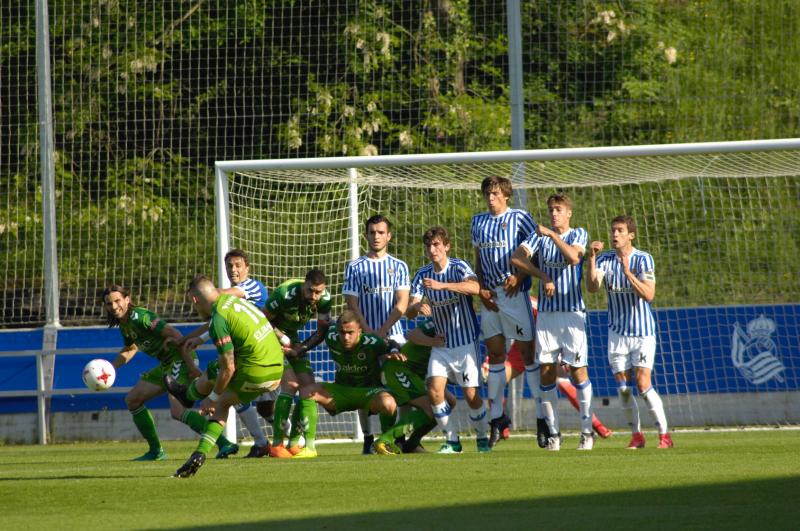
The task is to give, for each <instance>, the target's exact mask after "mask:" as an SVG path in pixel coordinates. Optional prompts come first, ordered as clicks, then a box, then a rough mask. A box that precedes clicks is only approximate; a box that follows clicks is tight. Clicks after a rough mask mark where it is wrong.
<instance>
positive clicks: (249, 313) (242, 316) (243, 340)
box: [208, 295, 283, 371]
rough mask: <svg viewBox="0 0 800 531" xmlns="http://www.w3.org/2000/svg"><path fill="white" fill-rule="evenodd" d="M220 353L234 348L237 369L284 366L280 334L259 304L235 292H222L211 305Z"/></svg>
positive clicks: (213, 335)
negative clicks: (236, 294) (236, 295)
mask: <svg viewBox="0 0 800 531" xmlns="http://www.w3.org/2000/svg"><path fill="white" fill-rule="evenodd" d="M208 332H209V334H210V335H211V339H213V340H214V345H216V347H217V352H218V353H219V354H225V353H227V352H230V351H231V350H232V351H233V355H234V364H235V366H236V370H237V371H238V370H239V369H240V368H248V367H272V366H279V367H283V350H281V344H280V342H279V341H278V336H277V335H275V331H274V330H273V329H272V325H271V324H270V323H269V321H268V320H267V318H266V317H264V314H263V313H262V312H261V310H259V309H258V308H256V306H255V305H254V304H253V303H251V302H249V301H246V300H244V299H240V298H239V297H234V296H233V295H220V297H219V299H217V301H216V302H215V303H214V305H213V306H212V308H211V323H210V325H209V327H208Z"/></svg>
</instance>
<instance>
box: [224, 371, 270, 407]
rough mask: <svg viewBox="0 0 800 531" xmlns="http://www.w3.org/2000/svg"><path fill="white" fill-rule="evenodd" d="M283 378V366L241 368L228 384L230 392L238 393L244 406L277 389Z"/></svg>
mask: <svg viewBox="0 0 800 531" xmlns="http://www.w3.org/2000/svg"><path fill="white" fill-rule="evenodd" d="M281 376H283V365H279V366H277V367H259V366H247V367H239V368H238V369H236V372H234V373H233V378H231V381H230V383H228V390H230V391H233V392H234V393H236V394H237V396H238V397H239V401H240V402H241V403H242V404H247V403H248V402H251V401H253V400H255V399H256V398H258V397H259V396H261V395H262V394H263V393H266V392H268V391H272V390H273V389H276V388H277V387H278V386H279V385H280V383H281Z"/></svg>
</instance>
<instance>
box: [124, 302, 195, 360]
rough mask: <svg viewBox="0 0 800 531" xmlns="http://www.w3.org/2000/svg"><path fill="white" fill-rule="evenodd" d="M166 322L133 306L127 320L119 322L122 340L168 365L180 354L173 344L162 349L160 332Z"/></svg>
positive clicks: (149, 312) (127, 345)
mask: <svg viewBox="0 0 800 531" xmlns="http://www.w3.org/2000/svg"><path fill="white" fill-rule="evenodd" d="M165 326H167V322H166V321H165V320H164V319H162V318H160V317H159V316H158V315H156V314H155V313H153V312H151V311H150V310H146V309H144V308H139V307H134V308H133V309H132V310H131V311H130V313H129V314H128V320H127V321H126V322H124V323H120V324H119V331H120V332H121V333H122V340H123V342H124V343H125V346H126V347H129V346H131V345H134V344H135V345H136V347H137V348H138V349H139V350H141V351H142V352H144V353H145V354H147V355H148V356H152V357H154V358H156V359H157V360H158V361H159V362H160V363H161V365H169V364H171V363H173V362H175V361H179V360H181V359H182V358H181V355H180V353H179V352H178V349H177V348H175V346H172V347H170V348H169V349H167V350H166V351H165V350H164V336H162V335H161V332H162V331H163V330H164V327H165Z"/></svg>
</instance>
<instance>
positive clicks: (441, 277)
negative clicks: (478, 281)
mask: <svg viewBox="0 0 800 531" xmlns="http://www.w3.org/2000/svg"><path fill="white" fill-rule="evenodd" d="M426 278H432V279H434V280H438V281H439V282H463V281H465V280H467V279H469V278H477V277H476V276H475V272H474V271H473V270H472V268H471V267H470V266H469V264H468V263H467V262H465V261H464V260H459V259H458V258H448V260H447V265H446V266H445V267H444V269H443V270H442V271H440V272H438V273H437V272H436V271H435V270H434V269H433V264H432V263H430V264H428V265H426V266H424V267H422V268H420V270H419V271H417V273H416V275H414V280H413V282H411V298H412V299H417V298H422V297H423V296H425V297H427V298H428V304H430V306H431V310H432V312H433V324H434V325H435V326H436V332H437V333H438V334H442V335H444V337H445V342H446V346H447V348H454V347H460V346H463V345H469V344H471V343H474V342H475V341H476V340H477V339H478V318H477V317H476V316H475V309H474V308H473V307H472V297H471V296H469V295H464V294H461V293H456V292H454V291H450V290H447V289H442V290H434V289H427V288H425V287H424V286H423V285H422V281H423V280H424V279H426Z"/></svg>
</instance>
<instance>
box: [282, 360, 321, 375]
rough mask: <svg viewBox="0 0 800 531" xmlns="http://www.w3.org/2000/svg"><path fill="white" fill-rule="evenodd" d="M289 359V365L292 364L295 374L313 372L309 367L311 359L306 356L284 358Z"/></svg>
mask: <svg viewBox="0 0 800 531" xmlns="http://www.w3.org/2000/svg"><path fill="white" fill-rule="evenodd" d="M286 359H287V360H289V365H291V366H292V369H293V370H294V373H295V374H300V373H305V374H314V369H313V368H312V367H311V360H310V359H308V358H307V357H306V356H303V357H301V358H289V357H287V358H286Z"/></svg>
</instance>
